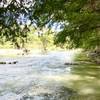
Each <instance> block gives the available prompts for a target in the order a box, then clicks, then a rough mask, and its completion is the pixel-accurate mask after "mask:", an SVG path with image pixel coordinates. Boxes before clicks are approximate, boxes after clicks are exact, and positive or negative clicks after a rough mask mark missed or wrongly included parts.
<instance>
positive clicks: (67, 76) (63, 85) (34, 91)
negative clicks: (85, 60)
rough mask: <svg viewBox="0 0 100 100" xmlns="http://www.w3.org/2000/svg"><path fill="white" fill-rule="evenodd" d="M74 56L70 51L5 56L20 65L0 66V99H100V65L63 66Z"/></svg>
mask: <svg viewBox="0 0 100 100" xmlns="http://www.w3.org/2000/svg"><path fill="white" fill-rule="evenodd" d="M74 55H75V51H68V52H51V53H50V54H47V55H38V56H34V57H25V58H14V59H11V58H7V59H5V60H17V61H18V64H16V65H3V66H2V65H0V100H100V96H99V95H100V71H99V68H100V66H96V65H85V64H83V65H76V66H75V65H74V66H72V65H71V66H70V65H64V63H65V62H72V61H73V57H74ZM2 60H3V59H2Z"/></svg>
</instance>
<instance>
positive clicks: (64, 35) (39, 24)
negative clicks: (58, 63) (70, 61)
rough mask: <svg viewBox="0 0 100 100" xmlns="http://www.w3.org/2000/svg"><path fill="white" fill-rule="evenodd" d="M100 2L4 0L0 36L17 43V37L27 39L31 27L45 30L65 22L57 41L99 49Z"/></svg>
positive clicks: (0, 13)
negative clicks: (44, 28)
mask: <svg viewBox="0 0 100 100" xmlns="http://www.w3.org/2000/svg"><path fill="white" fill-rule="evenodd" d="M99 5H100V1H99V0H1V1H0V31H1V33H0V34H1V35H0V37H1V38H2V37H5V39H6V40H7V41H9V40H10V41H12V42H13V43H15V45H18V44H17V42H16V41H17V37H18V38H19V37H20V39H21V41H22V42H24V41H25V38H27V33H29V32H28V31H29V26H31V25H33V26H34V27H35V28H36V29H39V30H42V29H43V27H49V28H50V27H52V26H53V25H54V23H62V24H61V29H62V31H60V32H59V33H58V34H57V35H55V43H63V44H64V43H70V44H71V48H72V47H81V48H89V49H99V48H100V6H99ZM22 25H23V26H24V27H23V28H22V27H21V26H22ZM1 40H2V39H1Z"/></svg>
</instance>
